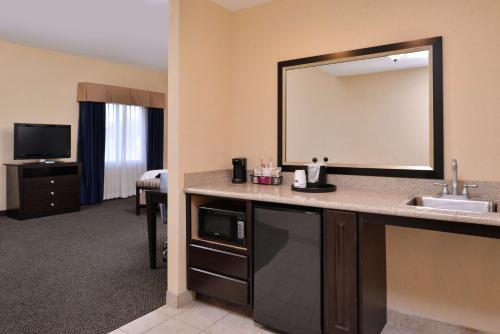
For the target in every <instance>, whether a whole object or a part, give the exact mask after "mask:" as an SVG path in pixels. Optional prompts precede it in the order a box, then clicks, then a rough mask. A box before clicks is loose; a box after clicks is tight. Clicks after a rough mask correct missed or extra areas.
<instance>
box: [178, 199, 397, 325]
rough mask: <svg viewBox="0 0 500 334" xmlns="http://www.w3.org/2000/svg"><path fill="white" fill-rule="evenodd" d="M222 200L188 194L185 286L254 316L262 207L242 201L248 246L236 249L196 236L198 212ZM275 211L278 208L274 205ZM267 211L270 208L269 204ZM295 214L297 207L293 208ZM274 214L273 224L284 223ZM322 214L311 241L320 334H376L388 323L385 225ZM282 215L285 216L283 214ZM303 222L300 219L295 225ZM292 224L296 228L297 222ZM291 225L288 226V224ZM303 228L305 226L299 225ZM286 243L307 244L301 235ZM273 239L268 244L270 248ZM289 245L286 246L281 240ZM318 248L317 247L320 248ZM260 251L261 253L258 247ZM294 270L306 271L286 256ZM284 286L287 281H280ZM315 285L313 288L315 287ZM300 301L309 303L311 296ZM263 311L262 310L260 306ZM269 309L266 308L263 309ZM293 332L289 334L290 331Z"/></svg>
mask: <svg viewBox="0 0 500 334" xmlns="http://www.w3.org/2000/svg"><path fill="white" fill-rule="evenodd" d="M214 200H217V201H219V200H233V199H221V198H215V197H211V196H204V195H190V194H188V195H187V203H186V206H187V212H186V218H187V230H186V232H187V248H186V252H187V267H188V268H187V285H188V289H189V290H192V291H195V292H196V293H197V294H199V295H200V297H202V298H205V297H207V296H208V297H210V298H211V299H215V300H217V301H218V302H219V301H224V302H226V303H227V302H229V304H231V305H233V306H234V305H237V306H238V308H239V309H240V310H246V311H250V312H252V311H253V316H254V317H256V319H257V316H256V313H255V310H253V307H254V306H255V304H254V300H253V298H255V296H254V293H253V289H254V287H253V282H254V281H255V278H254V277H253V269H254V268H253V266H254V263H253V261H255V259H256V258H258V257H256V255H255V250H254V249H253V247H265V246H266V245H264V246H262V244H259V243H256V240H254V231H253V228H254V226H253V225H254V224H255V222H253V220H254V214H256V212H255V208H258V207H259V205H262V203H258V202H251V201H244V202H245V206H246V223H247V224H246V227H247V231H246V232H247V247H235V246H231V245H225V244H222V243H218V242H213V241H210V240H204V239H201V238H199V236H198V235H197V226H196V225H197V222H198V219H197V207H199V206H200V205H205V204H206V203H210V201H214ZM277 207H279V206H277ZM269 208H274V206H272V205H269ZM295 208H296V209H297V208H299V209H300V207H295ZM279 212H280V210H276V212H275V214H276V215H278V216H276V217H275V218H276V219H278V218H279V219H283V220H285V221H287V218H286V217H281V216H279V215H280V213H279ZM318 212H321V213H322V223H321V226H322V227H321V232H322V237H321V238H320V240H321V241H319V240H316V241H314V242H313V243H314V245H317V246H318V248H319V249H320V250H321V253H322V254H320V252H319V251H318V252H317V255H316V256H317V257H318V258H317V260H318V262H319V261H320V257H321V259H322V268H319V266H318V268H317V269H314V272H311V276H314V273H315V272H317V275H318V276H321V275H322V283H321V293H319V295H320V296H322V300H320V298H318V301H317V306H318V310H319V309H320V308H321V309H322V312H320V311H318V312H317V313H318V314H322V318H323V321H322V333H324V334H379V333H381V332H382V330H383V328H384V326H385V323H386V321H387V314H386V312H387V310H386V307H387V306H386V304H387V303H386V293H387V292H386V290H387V289H386V263H385V225H383V224H380V222H379V221H378V220H376V219H374V218H373V217H372V216H370V215H366V214H361V213H356V212H348V211H339V210H331V209H325V210H322V211H318ZM283 214H285V211H283ZM300 222H302V220H301V221H300ZM300 222H296V223H300ZM290 223H291V222H290ZM304 224H307V222H306V220H304ZM290 238H297V240H296V241H297V242H298V243H299V244H300V243H307V242H311V241H310V240H308V241H306V240H307V238H304V233H296V234H295V235H293V236H290ZM272 242H273V240H269V243H272ZM286 242H290V241H286ZM319 244H321V247H319ZM260 249H261V250H262V248H260ZM289 261H292V262H293V267H295V269H296V270H307V269H306V268H310V266H309V265H308V264H306V263H304V261H300V260H298V257H297V256H295V257H294V256H291V257H289ZM285 281H286V279H285ZM317 285H318V284H316V286H317ZM301 297H303V298H312V297H311V295H308V296H304V295H302V296H301ZM261 306H262V305H261ZM267 306H268V307H270V306H269V305H267ZM291 332H293V331H291Z"/></svg>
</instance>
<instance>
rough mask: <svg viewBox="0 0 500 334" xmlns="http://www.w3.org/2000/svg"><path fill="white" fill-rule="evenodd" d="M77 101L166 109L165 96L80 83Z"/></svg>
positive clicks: (144, 91) (156, 93)
mask: <svg viewBox="0 0 500 334" xmlns="http://www.w3.org/2000/svg"><path fill="white" fill-rule="evenodd" d="M77 101H79V102H86V101H91V102H104V103H119V104H128V105H135V106H143V107H147V108H165V103H166V102H165V94H164V93H158V92H151V91H147V90H140V89H133V88H125V87H118V86H110V85H102V84H95V83H90V82H79V83H78V93H77Z"/></svg>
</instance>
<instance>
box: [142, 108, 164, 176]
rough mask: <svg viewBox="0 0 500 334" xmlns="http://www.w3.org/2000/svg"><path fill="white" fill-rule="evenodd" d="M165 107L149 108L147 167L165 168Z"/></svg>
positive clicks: (149, 168)
mask: <svg viewBox="0 0 500 334" xmlns="http://www.w3.org/2000/svg"><path fill="white" fill-rule="evenodd" d="M163 117H164V116H163V109H162V108H148V130H147V133H148V137H147V155H146V156H147V168H148V170H152V169H162V168H163Z"/></svg>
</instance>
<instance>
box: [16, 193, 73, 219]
mask: <svg viewBox="0 0 500 334" xmlns="http://www.w3.org/2000/svg"><path fill="white" fill-rule="evenodd" d="M79 207H80V199H79V197H78V196H67V197H62V196H60V197H59V198H49V197H47V198H43V199H37V200H33V199H31V200H25V201H24V211H25V213H26V214H28V215H31V214H39V213H50V212H52V211H64V210H78V208H79Z"/></svg>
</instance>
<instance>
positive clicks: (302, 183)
mask: <svg viewBox="0 0 500 334" xmlns="http://www.w3.org/2000/svg"><path fill="white" fill-rule="evenodd" d="M293 186H294V187H295V188H306V187H307V178H306V171H305V170H303V169H297V170H296V171H295V175H294V177H293Z"/></svg>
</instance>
